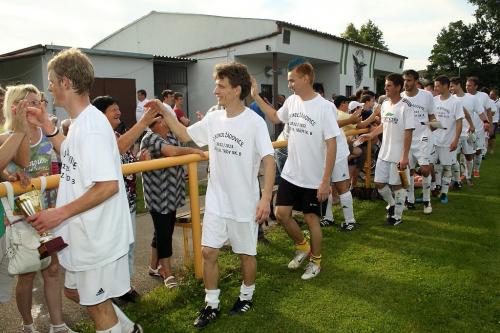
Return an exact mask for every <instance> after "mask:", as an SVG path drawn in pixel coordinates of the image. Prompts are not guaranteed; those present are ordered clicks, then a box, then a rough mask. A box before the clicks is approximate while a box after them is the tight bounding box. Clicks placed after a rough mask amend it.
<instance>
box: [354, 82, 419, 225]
mask: <svg viewBox="0 0 500 333" xmlns="http://www.w3.org/2000/svg"><path fill="white" fill-rule="evenodd" d="M403 86H404V79H403V76H402V75H400V74H396V73H392V74H389V75H387V76H386V77H385V93H386V96H387V98H388V100H386V101H385V102H384V103H383V104H382V111H381V116H382V123H381V124H380V125H379V126H378V127H377V128H375V129H374V130H373V131H372V132H370V133H369V134H365V135H363V136H362V138H364V139H365V140H368V139H369V140H372V139H373V138H375V137H376V136H377V135H379V134H380V133H383V137H382V145H381V147H380V151H379V154H378V159H377V165H376V166H375V179H374V181H375V187H376V188H377V190H378V192H379V193H380V195H381V196H382V198H383V199H384V201H385V202H387V204H388V206H387V207H386V210H387V223H388V224H389V225H393V226H396V225H398V224H400V223H402V222H403V220H402V215H403V209H404V202H405V199H406V190H405V189H404V187H405V184H404V181H403V180H404V179H405V178H406V180H407V179H408V177H409V176H410V172H409V169H408V164H409V159H408V156H409V153H410V146H411V142H412V133H413V130H414V128H415V116H414V112H413V110H412V109H411V104H410V102H409V101H407V100H406V99H404V98H401V90H402V88H403ZM388 185H390V186H391V188H392V191H394V197H393V195H392V192H391V188H390V187H389V186H388Z"/></svg>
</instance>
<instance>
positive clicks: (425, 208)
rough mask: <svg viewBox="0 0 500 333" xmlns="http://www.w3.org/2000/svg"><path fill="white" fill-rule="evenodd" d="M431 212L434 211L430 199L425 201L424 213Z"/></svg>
mask: <svg viewBox="0 0 500 333" xmlns="http://www.w3.org/2000/svg"><path fill="white" fill-rule="evenodd" d="M430 213H432V206H431V202H430V201H428V202H424V214H430Z"/></svg>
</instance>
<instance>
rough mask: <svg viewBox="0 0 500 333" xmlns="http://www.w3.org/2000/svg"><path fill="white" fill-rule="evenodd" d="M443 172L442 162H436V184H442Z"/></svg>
mask: <svg viewBox="0 0 500 333" xmlns="http://www.w3.org/2000/svg"><path fill="white" fill-rule="evenodd" d="M442 172H443V166H442V165H441V164H435V165H434V174H435V178H436V185H437V186H441V181H442V179H441V174H442Z"/></svg>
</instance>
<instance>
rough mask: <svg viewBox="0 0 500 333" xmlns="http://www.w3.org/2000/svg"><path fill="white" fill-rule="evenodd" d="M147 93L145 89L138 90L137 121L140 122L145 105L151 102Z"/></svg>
mask: <svg viewBox="0 0 500 333" xmlns="http://www.w3.org/2000/svg"><path fill="white" fill-rule="evenodd" d="M146 96H147V93H146V90H144V89H139V90H137V107H136V109H135V121H137V122H138V121H139V120H140V119H141V117H142V115H143V113H144V104H146V103H147V102H149V99H147V98H146Z"/></svg>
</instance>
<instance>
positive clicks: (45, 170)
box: [2, 84, 73, 332]
mask: <svg viewBox="0 0 500 333" xmlns="http://www.w3.org/2000/svg"><path fill="white" fill-rule="evenodd" d="M23 99H25V100H26V101H27V105H28V106H31V107H35V108H43V109H45V105H42V103H41V97H40V91H39V90H38V89H37V88H36V87H35V86H33V85H31V84H26V85H18V86H11V87H9V88H8V89H7V93H6V96H5V108H4V111H5V112H4V115H5V120H6V121H5V127H6V129H7V130H9V131H11V130H14V128H13V127H12V124H13V122H12V119H13V112H12V111H13V107H16V106H19V105H20V104H19V103H20V102H21V101H22V100H23ZM26 138H27V139H28V140H27V141H28V142H29V144H30V146H29V150H26V155H27V156H29V163H28V165H17V164H16V163H14V162H10V163H9V165H8V166H7V173H8V174H16V173H21V172H24V173H25V174H26V176H28V177H30V178H35V177H39V176H48V175H50V174H51V170H52V169H51V167H52V165H51V160H52V156H51V151H52V149H53V147H52V143H51V142H50V140H49V139H48V138H47V137H46V136H45V135H43V133H42V130H41V128H39V127H37V126H35V125H33V124H30V125H29V126H28V127H27V136H26ZM55 199H56V193H55V191H54V190H52V191H46V192H45V196H44V197H43V200H44V207H45V208H51V207H54V206H55ZM2 200H4V199H2ZM4 204H6V201H4ZM7 218H8V219H9V220H11V221H15V220H17V219H15V218H14V215H13V214H12V215H11V214H8V215H7ZM19 223H27V222H26V221H22V222H19ZM36 273H37V272H32V273H26V274H19V275H18V276H17V285H16V303H17V308H18V310H19V313H20V314H21V317H22V320H23V327H22V329H23V331H24V332H37V331H36V329H35V326H34V322H33V317H32V314H31V304H32V298H33V282H34V279H35V276H36ZM41 274H42V277H43V281H44V292H45V300H46V302H47V307H48V309H49V313H50V321H51V325H50V327H51V328H50V331H51V332H73V331H72V330H71V329H70V328H69V327H67V326H66V324H65V323H64V321H63V318H62V300H61V289H60V280H59V261H58V258H57V255H56V254H54V255H52V257H51V262H50V265H49V266H48V267H46V268H44V269H42V270H41Z"/></svg>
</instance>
